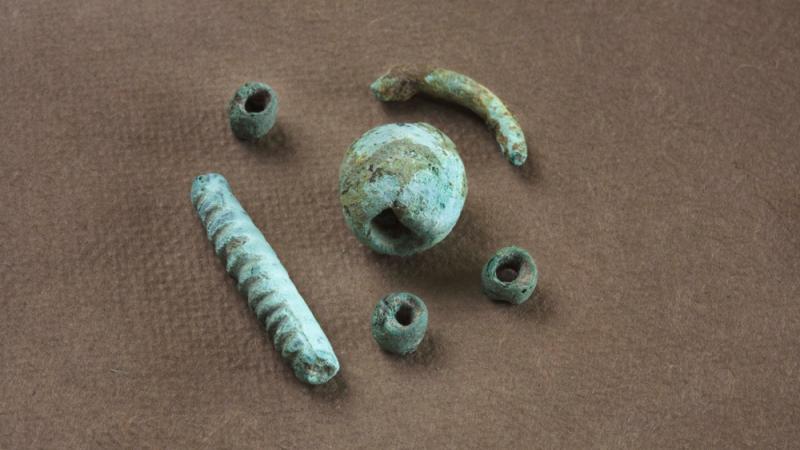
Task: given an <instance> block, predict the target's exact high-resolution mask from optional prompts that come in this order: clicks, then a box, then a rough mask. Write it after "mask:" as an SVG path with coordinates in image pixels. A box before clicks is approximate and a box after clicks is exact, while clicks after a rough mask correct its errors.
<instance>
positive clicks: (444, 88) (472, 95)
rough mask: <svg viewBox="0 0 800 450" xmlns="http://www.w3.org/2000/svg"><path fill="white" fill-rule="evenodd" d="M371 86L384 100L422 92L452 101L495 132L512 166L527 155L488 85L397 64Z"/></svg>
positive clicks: (518, 132)
mask: <svg viewBox="0 0 800 450" xmlns="http://www.w3.org/2000/svg"><path fill="white" fill-rule="evenodd" d="M370 89H371V90H372V93H373V94H374V95H375V97H376V98H377V99H378V100H380V101H383V102H397V101H405V100H408V99H410V98H411V97H413V96H414V95H416V94H417V93H418V92H422V93H424V94H427V95H429V96H431V97H436V98H440V99H444V100H447V101H451V102H454V103H456V104H459V105H461V106H464V107H466V108H469V109H470V110H472V111H473V112H474V113H476V114H477V115H479V116H480V117H481V118H483V120H484V121H485V122H486V124H487V125H488V126H489V128H490V129H491V130H492V131H494V133H495V138H496V139H497V142H498V144H500V150H501V151H502V153H503V155H504V156H505V157H506V159H508V160H509V162H511V164H513V165H515V166H521V165H522V164H523V163H524V162H525V160H526V159H527V158H528V146H527V144H526V143H525V135H524V133H523V132H522V127H520V125H519V122H518V121H517V119H516V118H515V117H514V115H513V114H511V111H509V110H508V108H507V107H506V105H505V104H504V103H503V102H502V101H501V100H500V99H499V98H498V97H497V96H496V95H495V94H494V93H493V92H492V91H490V90H489V89H488V88H486V87H485V86H483V85H482V84H480V83H478V82H477V81H475V80H473V79H472V78H470V77H468V76H466V75H463V74H460V73H458V72H454V71H452V70H447V69H442V68H431V67H422V66H396V67H394V68H392V69H391V70H389V72H387V73H386V74H385V75H383V76H381V77H380V78H378V79H377V80H375V81H374V82H373V83H372V84H371V85H370Z"/></svg>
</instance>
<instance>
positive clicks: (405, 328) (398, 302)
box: [371, 292, 428, 355]
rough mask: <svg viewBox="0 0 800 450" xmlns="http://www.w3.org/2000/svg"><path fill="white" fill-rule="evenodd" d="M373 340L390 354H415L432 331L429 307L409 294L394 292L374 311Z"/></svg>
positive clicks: (379, 303)
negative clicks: (430, 329)
mask: <svg viewBox="0 0 800 450" xmlns="http://www.w3.org/2000/svg"><path fill="white" fill-rule="evenodd" d="M371 323H372V337H373V338H375V342H377V343H378V345H380V347H381V348H382V349H384V350H386V351H387V352H390V353H396V354H398V355H405V354H408V353H411V352H413V351H414V350H416V349H417V346H419V343H420V342H422V338H424V337H425V331H426V330H427V329H428V308H427V307H426V306H425V302H423V301H422V299H421V298H419V297H417V296H416V295H414V294H411V293H409V292H392V293H391V294H389V295H387V296H386V297H383V298H382V299H381V301H379V302H378V304H377V305H376V306H375V310H374V311H373V312H372V321H371Z"/></svg>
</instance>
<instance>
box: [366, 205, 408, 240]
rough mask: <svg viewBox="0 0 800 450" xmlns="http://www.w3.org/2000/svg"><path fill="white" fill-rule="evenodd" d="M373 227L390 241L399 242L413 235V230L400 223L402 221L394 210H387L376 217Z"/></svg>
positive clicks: (373, 220)
mask: <svg viewBox="0 0 800 450" xmlns="http://www.w3.org/2000/svg"><path fill="white" fill-rule="evenodd" d="M372 226H373V228H374V229H375V230H376V231H378V232H379V233H380V234H381V235H383V236H385V237H387V238H389V239H394V240H397V239H400V238H403V237H406V236H409V235H413V233H412V232H411V230H409V229H408V228H406V226H405V225H403V223H402V222H400V219H398V218H397V214H395V213H394V211H393V210H392V208H386V209H384V210H383V211H381V213H380V214H378V215H377V216H375V217H374V218H373V219H372Z"/></svg>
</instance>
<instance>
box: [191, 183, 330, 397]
mask: <svg viewBox="0 0 800 450" xmlns="http://www.w3.org/2000/svg"><path fill="white" fill-rule="evenodd" d="M191 200H192V204H194V206H195V208H196V209H197V214H198V215H199V216H200V221H201V222H202V223H203V225H204V226H205V228H206V231H207V233H208V239H209V240H210V241H211V243H212V244H213V246H214V251H215V252H216V253H217V255H218V256H219V257H220V258H221V259H222V261H223V263H224V265H225V269H226V270H227V271H228V273H229V274H230V275H231V276H232V277H233V278H234V279H236V281H237V287H238V289H239V291H240V292H241V293H242V294H244V295H245V296H246V297H247V302H248V304H249V305H250V308H251V309H252V310H253V311H254V312H255V314H256V317H257V318H258V320H259V321H260V322H262V323H263V324H264V325H265V326H266V329H267V333H268V334H269V335H270V338H271V339H272V342H273V344H274V345H275V348H276V349H277V350H278V351H279V352H280V354H281V356H282V357H283V358H284V359H285V360H286V361H288V362H289V363H290V364H291V366H292V369H293V370H294V374H295V376H297V378H299V379H300V380H301V381H304V382H306V383H309V384H322V383H325V382H326V381H328V380H330V379H331V378H332V377H333V376H334V375H336V373H337V372H338V371H339V361H338V360H337V359H336V355H335V354H334V352H333V348H332V347H331V344H330V342H329V341H328V338H327V337H326V336H325V333H324V332H323V331H322V328H321V327H320V326H319V323H317V320H316V319H315V318H314V315H313V314H312V313H311V310H310V309H309V308H308V305H306V303H305V301H304V300H303V298H302V297H301V296H300V293H299V292H298V291H297V288H296V287H295V285H294V283H293V282H292V280H291V279H289V274H288V273H287V272H286V269H284V267H283V265H282V264H281V262H280V260H278V256H277V255H276V254H275V251H274V250H273V249H272V247H271V246H270V245H269V243H268V242H267V240H266V239H265V238H264V235H263V234H261V232H260V231H259V230H258V228H256V226H255V224H253V221H252V220H251V219H250V216H248V215H247V212H245V210H244V208H242V206H241V205H240V204H239V201H238V200H236V197H234V195H233V192H231V189H230V186H229V185H228V182H227V181H226V180H225V178H224V177H223V176H222V175H219V174H216V173H208V174H205V175H200V176H199V177H197V178H195V180H194V182H193V183H192V191H191Z"/></svg>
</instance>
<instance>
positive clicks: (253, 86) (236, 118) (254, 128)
mask: <svg viewBox="0 0 800 450" xmlns="http://www.w3.org/2000/svg"><path fill="white" fill-rule="evenodd" d="M277 117H278V94H276V93H275V90H274V89H272V87H271V86H269V85H268V84H265V83H261V82H258V81H249V82H247V83H245V84H243V85H242V86H241V87H240V88H239V89H238V90H237V91H236V93H235V94H234V95H233V98H232V99H231V101H230V103H229V105H228V120H229V121H230V124H231V130H232V131H233V134H234V135H235V136H236V137H237V138H239V139H241V140H243V141H249V142H255V141H258V140H259V139H261V138H263V137H264V136H266V135H267V133H269V130H271V129H272V127H273V126H274V125H275V120H276V119H277Z"/></svg>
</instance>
